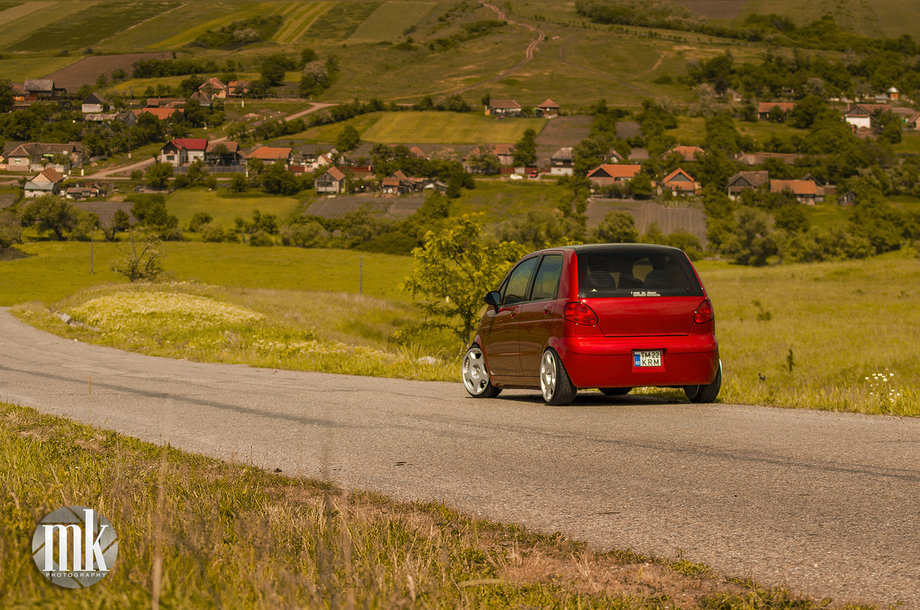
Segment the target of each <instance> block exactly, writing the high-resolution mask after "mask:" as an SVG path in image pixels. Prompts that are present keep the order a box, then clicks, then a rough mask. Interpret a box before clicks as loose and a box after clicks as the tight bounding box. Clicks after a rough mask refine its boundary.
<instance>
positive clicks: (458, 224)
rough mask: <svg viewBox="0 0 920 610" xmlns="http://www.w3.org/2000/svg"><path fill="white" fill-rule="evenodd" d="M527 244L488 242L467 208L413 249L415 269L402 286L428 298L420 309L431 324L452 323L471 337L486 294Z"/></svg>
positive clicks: (459, 334) (462, 335)
mask: <svg viewBox="0 0 920 610" xmlns="http://www.w3.org/2000/svg"><path fill="white" fill-rule="evenodd" d="M525 252H526V249H525V248H524V247H523V246H521V245H520V244H517V243H514V242H501V243H499V244H497V245H495V246H490V245H489V244H487V243H486V242H485V241H484V240H483V236H482V226H481V224H480V221H479V219H478V218H477V217H475V216H471V215H468V214H464V215H463V216H460V217H459V218H456V219H455V220H454V223H453V225H452V226H449V227H447V228H445V229H443V230H442V231H439V232H437V233H435V232H433V231H429V232H428V233H427V234H426V235H425V240H424V245H423V246H422V247H420V248H415V249H414V250H413V251H412V275H411V276H410V277H409V279H408V280H406V282H405V284H404V285H403V288H404V289H405V290H408V291H409V292H411V293H412V296H413V297H415V298H419V297H421V298H422V299H424V300H423V301H422V302H421V303H420V307H421V309H422V310H423V311H424V312H425V313H426V314H427V315H428V316H431V318H433V319H432V320H430V323H431V324H432V325H433V326H437V327H442V328H449V329H451V330H453V331H454V333H455V334H456V336H457V338H458V339H459V340H462V341H463V342H468V341H469V339H470V335H472V333H473V329H474V328H475V327H476V324H477V322H478V321H479V312H480V310H481V309H482V306H483V302H482V298H483V296H485V294H486V292H487V291H489V290H492V289H495V288H496V287H497V286H498V284H499V282H501V279H502V277H504V275H505V273H506V272H507V271H508V269H509V268H510V267H511V265H512V263H513V262H514V261H515V260H517V259H518V258H520V257H521V256H522V255H523V254H524V253H525Z"/></svg>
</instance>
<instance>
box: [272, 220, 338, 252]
mask: <svg viewBox="0 0 920 610" xmlns="http://www.w3.org/2000/svg"><path fill="white" fill-rule="evenodd" d="M328 237H329V233H328V232H327V231H326V229H325V228H323V225H321V224H319V223H318V222H316V221H315V220H311V221H308V222H300V223H296V224H291V225H288V226H286V227H284V228H283V229H281V243H282V244H284V245H285V246H297V247H298V248H318V247H321V246H322V245H323V244H324V243H325V242H326V239H327V238H328Z"/></svg>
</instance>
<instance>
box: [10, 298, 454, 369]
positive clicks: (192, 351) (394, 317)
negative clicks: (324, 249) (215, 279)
mask: <svg viewBox="0 0 920 610" xmlns="http://www.w3.org/2000/svg"><path fill="white" fill-rule="evenodd" d="M55 309H56V310H58V311H61V312H64V313H67V314H68V315H71V316H72V317H73V318H74V319H75V320H76V322H77V324H76V325H72V326H68V325H65V324H64V323H63V322H61V320H60V319H59V318H58V317H56V316H54V315H52V314H51V312H49V311H48V310H46V309H45V308H44V307H42V306H40V305H38V304H31V305H26V306H20V307H17V308H16V309H15V310H14V311H15V312H16V313H17V315H19V316H20V317H21V318H22V319H24V320H26V321H28V322H31V323H33V324H35V325H36V326H38V327H40V328H43V329H45V330H49V331H51V332H56V333H58V334H61V335H64V336H66V337H68V338H75V339H80V340H82V341H86V342H91V343H96V344H100V345H108V346H112V347H117V348H120V349H127V350H132V351H137V352H141V353H145V354H150V355H155V356H165V357H172V358H187V359H190V360H196V361H202V362H225V363H238V364H249V365H252V366H260V367H271V368H284V369H291V370H303V371H322V372H327V373H345V374H352V375H369V376H378V377H397V378H403V379H420V380H441V379H452V378H453V377H454V376H455V372H456V369H457V366H458V358H459V348H457V349H456V350H451V348H450V347H449V345H450V344H449V343H447V342H446V341H445V340H444V338H442V337H440V336H439V335H434V336H432V335H427V336H421V335H419V334H417V333H413V332H412V330H413V328H414V325H415V324H416V319H415V312H414V310H413V309H412V308H411V306H409V305H408V304H402V303H391V302H387V301H383V300H380V299H374V298H370V297H362V296H360V295H349V294H335V293H304V292H292V291H278V290H275V291H273V290H246V289H242V290H241V289H236V290H234V289H229V288H221V287H217V286H208V285H202V284H196V283H189V282H182V283H171V284H152V285H133V286H123V285H108V286H100V287H96V288H93V289H90V290H87V291H84V292H81V293H79V294H77V295H75V296H73V297H71V298H68V299H65V300H64V301H61V302H59V303H57V304H56V305H55ZM425 356H427V358H425V359H422V358H423V357H425Z"/></svg>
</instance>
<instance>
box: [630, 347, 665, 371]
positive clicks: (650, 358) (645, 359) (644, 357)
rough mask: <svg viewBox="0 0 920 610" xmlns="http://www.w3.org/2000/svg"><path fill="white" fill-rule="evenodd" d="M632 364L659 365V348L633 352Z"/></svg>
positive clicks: (638, 365)
mask: <svg viewBox="0 0 920 610" xmlns="http://www.w3.org/2000/svg"><path fill="white" fill-rule="evenodd" d="M633 366H635V367H637V368H646V367H660V366H661V350H642V351H635V352H633Z"/></svg>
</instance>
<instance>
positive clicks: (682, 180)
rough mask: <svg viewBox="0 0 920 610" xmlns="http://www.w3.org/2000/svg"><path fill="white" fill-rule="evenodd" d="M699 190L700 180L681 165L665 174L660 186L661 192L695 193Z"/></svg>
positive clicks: (674, 193) (673, 193)
mask: <svg viewBox="0 0 920 610" xmlns="http://www.w3.org/2000/svg"><path fill="white" fill-rule="evenodd" d="M699 190H700V184H699V182H697V181H696V180H694V179H693V176H691V175H690V174H688V173H687V172H685V171H684V170H683V169H681V168H679V167H678V168H677V169H675V170H674V171H673V172H671V173H670V174H668V175H667V176H665V177H664V180H662V181H661V185H660V186H659V187H658V191H659V193H663V192H665V191H670V192H671V194H672V195H695V194H696V193H697V191H699Z"/></svg>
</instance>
